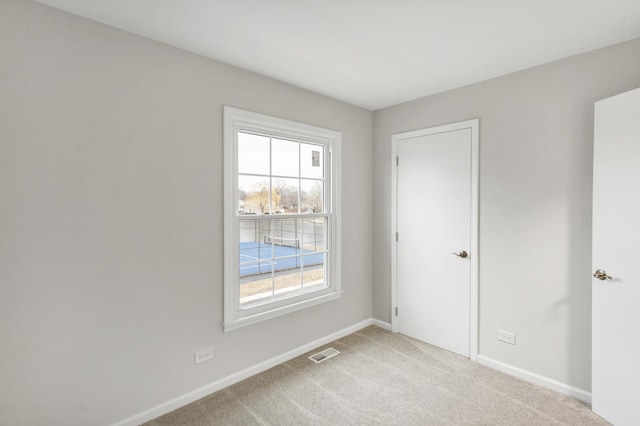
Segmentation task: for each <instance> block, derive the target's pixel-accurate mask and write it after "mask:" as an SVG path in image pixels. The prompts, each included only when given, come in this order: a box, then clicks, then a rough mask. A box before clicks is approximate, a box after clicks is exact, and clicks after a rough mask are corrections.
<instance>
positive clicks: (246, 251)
mask: <svg viewBox="0 0 640 426" xmlns="http://www.w3.org/2000/svg"><path fill="white" fill-rule="evenodd" d="M269 233H270V224H269V221H267V220H241V221H240V259H239V260H240V277H244V276H249V275H256V274H271V270H272V269H273V260H272V258H273V247H272V246H271V245H270V244H265V243H264V242H263V241H264V236H265V235H268V234H269Z"/></svg>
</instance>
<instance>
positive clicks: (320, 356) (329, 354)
mask: <svg viewBox="0 0 640 426" xmlns="http://www.w3.org/2000/svg"><path fill="white" fill-rule="evenodd" d="M339 353H340V351H337V350H335V349H333V348H327V349H325V350H324V351H322V352H318V353H317V354H315V355H311V356H310V357H309V359H310V360H311V361H313V362H315V363H316V364H319V363H321V362H322V361H326V360H328V359H329V358H333V357H334V356H336V355H338V354H339Z"/></svg>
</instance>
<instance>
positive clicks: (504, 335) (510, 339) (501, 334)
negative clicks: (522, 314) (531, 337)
mask: <svg viewBox="0 0 640 426" xmlns="http://www.w3.org/2000/svg"><path fill="white" fill-rule="evenodd" d="M498 340H500V341H501V342H505V343H509V344H510V345H515V344H516V335H515V334H513V333H509V332H508V331H503V330H498Z"/></svg>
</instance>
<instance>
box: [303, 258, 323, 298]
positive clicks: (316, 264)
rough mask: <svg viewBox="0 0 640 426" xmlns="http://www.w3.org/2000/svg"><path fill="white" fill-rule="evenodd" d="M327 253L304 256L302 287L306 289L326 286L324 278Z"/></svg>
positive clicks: (310, 289)
mask: <svg viewBox="0 0 640 426" xmlns="http://www.w3.org/2000/svg"><path fill="white" fill-rule="evenodd" d="M325 256H326V254H325V253H320V254H314V255H311V256H304V259H303V261H304V265H305V266H304V267H303V268H302V288H303V290H304V291H312V290H319V289H321V288H324V287H326V281H325V279H324V272H325V264H326V259H325Z"/></svg>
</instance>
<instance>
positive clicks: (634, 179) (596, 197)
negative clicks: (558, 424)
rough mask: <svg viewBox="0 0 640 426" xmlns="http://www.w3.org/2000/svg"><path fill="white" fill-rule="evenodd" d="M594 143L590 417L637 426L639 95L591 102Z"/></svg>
mask: <svg viewBox="0 0 640 426" xmlns="http://www.w3.org/2000/svg"><path fill="white" fill-rule="evenodd" d="M594 136H595V142H594V158H593V273H594V275H597V277H595V276H594V278H593V312H592V315H593V318H592V329H593V336H592V345H593V348H592V363H593V364H592V398H593V411H594V412H596V413H597V414H599V415H600V416H602V417H603V418H605V419H606V420H608V421H609V422H611V423H613V424H615V425H616V426H624V425H640V359H639V354H640V260H639V258H638V257H639V256H640V89H636V90H633V91H631V92H627V93H623V94H621V95H618V96H614V97H612V98H608V99H605V100H602V101H599V102H596V106H595V131H594ZM597 270H598V271H597Z"/></svg>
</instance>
